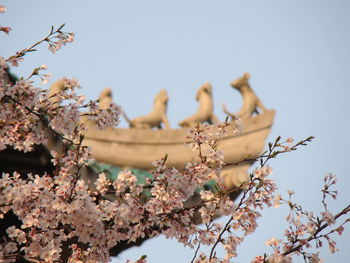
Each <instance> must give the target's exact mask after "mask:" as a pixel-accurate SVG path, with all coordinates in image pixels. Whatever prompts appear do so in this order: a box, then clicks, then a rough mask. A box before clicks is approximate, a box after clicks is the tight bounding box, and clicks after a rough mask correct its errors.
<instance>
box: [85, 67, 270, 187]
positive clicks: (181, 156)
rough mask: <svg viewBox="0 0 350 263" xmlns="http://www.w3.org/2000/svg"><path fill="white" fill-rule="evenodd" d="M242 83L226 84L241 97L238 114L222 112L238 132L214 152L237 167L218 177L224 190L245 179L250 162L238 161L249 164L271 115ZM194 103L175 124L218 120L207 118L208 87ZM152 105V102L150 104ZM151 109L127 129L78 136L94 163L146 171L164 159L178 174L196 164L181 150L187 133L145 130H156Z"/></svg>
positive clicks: (260, 145) (209, 114) (187, 151)
mask: <svg viewBox="0 0 350 263" xmlns="http://www.w3.org/2000/svg"><path fill="white" fill-rule="evenodd" d="M248 80H249V74H248V73H245V74H244V75H243V76H242V77H240V78H238V79H236V80H234V81H233V82H232V83H231V85H232V86H233V87H234V88H235V89H237V90H238V91H239V92H240V93H241V94H242V97H243V105H242V107H241V110H240V112H239V113H238V114H232V113H230V112H227V114H228V115H229V116H231V117H232V118H233V119H236V118H237V116H240V117H241V123H242V130H241V133H240V134H238V135H235V134H233V132H231V133H229V135H228V136H226V137H224V138H222V139H220V140H219V141H218V146H219V149H220V150H222V151H224V153H225V159H224V162H225V163H227V164H235V163H238V162H239V164H238V165H228V166H226V167H225V168H224V169H223V172H222V176H223V177H224V181H225V184H226V186H227V187H228V188H229V189H232V188H236V187H239V186H240V185H242V183H243V182H245V181H247V180H249V176H248V173H247V170H248V168H249V167H250V166H251V165H252V163H253V162H252V161H244V160H246V159H254V158H256V157H258V156H259V155H260V154H261V152H262V151H263V149H264V146H265V140H266V138H267V136H268V134H269V132H270V130H271V126H272V122H273V119H274V114H275V112H274V110H268V109H266V108H265V107H264V106H263V105H262V103H261V101H260V99H259V98H258V96H257V95H256V94H255V93H254V91H253V90H252V88H251V87H250V85H249V83H248ZM196 98H197V100H198V101H199V108H198V110H197V112H196V114H194V115H192V116H190V117H189V118H187V119H185V120H184V121H182V122H180V124H183V126H184V127H188V126H192V125H195V124H196V123H202V122H209V123H210V122H216V121H218V120H217V118H216V116H215V115H214V113H213V108H214V107H213V102H212V87H211V85H210V84H209V83H205V84H203V85H202V86H201V88H200V89H199V90H198V92H197V96H196ZM157 102H158V100H157V97H156V99H155V102H154V105H155V104H156V103H157ZM165 106H166V103H163V108H162V112H161V114H159V115H158V123H159V121H160V119H161V118H159V116H161V115H162V114H164V113H165V112H166V107H165ZM155 108H156V107H154V109H153V110H152V112H151V114H148V115H146V117H145V116H143V117H138V118H135V119H134V120H137V121H135V122H134V125H133V127H132V128H110V129H107V130H97V129H95V128H94V127H93V126H91V127H90V128H89V129H88V130H87V131H85V132H84V133H85V139H84V144H85V145H88V146H91V147H92V152H93V155H94V157H95V158H96V160H98V161H99V162H102V163H106V164H110V165H113V166H117V167H133V168H136V169H140V170H144V171H151V170H152V169H153V165H152V162H153V161H154V160H157V159H160V158H161V157H163V156H164V154H167V155H168V159H167V165H168V166H169V167H172V166H174V167H175V168H177V169H179V170H181V169H183V168H184V166H185V165H186V164H187V163H188V162H196V161H198V156H197V154H196V153H195V152H193V151H192V150H191V149H190V148H189V147H187V146H185V145H184V142H185V141H186V135H187V129H183V128H182V129H179V128H177V129H151V127H159V126H158V125H152V122H153V120H152V117H154V116H156V114H154V112H156V110H155ZM257 109H261V110H262V111H261V114H258V115H253V113H254V112H256V111H257ZM139 120H141V121H139ZM146 120H148V121H149V122H146ZM242 161H243V162H242Z"/></svg>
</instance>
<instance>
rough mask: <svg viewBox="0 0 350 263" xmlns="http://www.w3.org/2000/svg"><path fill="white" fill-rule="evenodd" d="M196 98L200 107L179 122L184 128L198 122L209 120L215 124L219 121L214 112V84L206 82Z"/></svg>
mask: <svg viewBox="0 0 350 263" xmlns="http://www.w3.org/2000/svg"><path fill="white" fill-rule="evenodd" d="M196 100H197V101H199V107H198V110H197V112H196V113H195V114H193V115H192V116H190V117H188V118H186V119H184V120H183V121H181V122H179V125H180V126H181V127H183V128H188V127H191V126H195V125H196V124H197V123H204V122H208V123H209V124H213V123H216V122H218V118H217V117H216V116H215V114H214V112H213V111H214V105H213V95H212V86H211V85H210V83H208V82H206V83H204V84H203V85H202V86H201V87H200V88H199V90H198V91H197V95H196Z"/></svg>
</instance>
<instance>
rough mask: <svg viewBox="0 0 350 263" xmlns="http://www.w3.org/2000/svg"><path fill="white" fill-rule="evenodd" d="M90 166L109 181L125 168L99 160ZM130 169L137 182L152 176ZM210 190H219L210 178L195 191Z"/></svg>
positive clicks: (215, 191) (142, 181)
mask: <svg viewBox="0 0 350 263" xmlns="http://www.w3.org/2000/svg"><path fill="white" fill-rule="evenodd" d="M91 168H92V169H93V170H94V171H95V172H96V173H106V175H107V178H109V179H110V180H111V181H114V180H116V179H117V178H118V174H119V173H120V172H121V171H123V170H125V169H122V168H120V167H117V166H113V165H110V164H106V163H100V162H94V163H93V164H92V165H91ZM127 170H129V171H131V172H132V173H133V174H134V175H135V176H136V177H137V183H138V184H145V183H146V180H145V179H146V178H152V174H151V173H148V172H146V171H142V170H139V169H136V168H129V169H127ZM203 189H205V190H210V191H212V192H214V193H217V192H218V191H219V188H218V186H217V184H216V181H215V180H210V181H208V182H207V183H206V184H205V185H204V187H203V188H200V189H197V191H200V190H203Z"/></svg>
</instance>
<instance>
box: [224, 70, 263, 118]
mask: <svg viewBox="0 0 350 263" xmlns="http://www.w3.org/2000/svg"><path fill="white" fill-rule="evenodd" d="M249 78H250V74H249V73H247V72H246V73H244V74H243V76H242V77H240V78H238V79H236V80H234V81H232V82H231V86H232V87H233V88H235V89H236V90H238V91H239V92H240V93H241V95H242V97H243V105H242V107H241V109H240V111H239V112H238V113H237V114H233V113H231V112H229V111H228V110H227V109H226V107H225V105H223V111H224V112H225V113H226V114H227V115H228V116H230V117H232V118H236V117H237V115H238V116H239V117H241V118H247V117H250V116H251V115H252V114H253V113H256V114H258V113H259V112H258V110H257V109H258V108H259V109H260V110H262V111H263V112H264V111H266V110H267V109H266V108H265V106H264V105H263V104H262V102H261V100H260V99H259V97H258V96H257V95H256V94H255V92H254V91H253V90H252V88H251V87H250V84H249V82H248V81H249Z"/></svg>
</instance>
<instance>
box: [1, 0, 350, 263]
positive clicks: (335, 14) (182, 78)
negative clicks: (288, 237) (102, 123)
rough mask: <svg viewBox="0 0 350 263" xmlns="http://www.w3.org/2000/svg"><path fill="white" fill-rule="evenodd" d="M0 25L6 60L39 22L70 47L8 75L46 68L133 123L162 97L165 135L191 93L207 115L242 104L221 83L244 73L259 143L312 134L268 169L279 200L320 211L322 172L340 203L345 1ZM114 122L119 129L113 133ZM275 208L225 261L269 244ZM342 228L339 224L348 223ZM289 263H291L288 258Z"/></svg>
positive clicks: (166, 243)
mask: <svg viewBox="0 0 350 263" xmlns="http://www.w3.org/2000/svg"><path fill="white" fill-rule="evenodd" d="M1 4H3V5H5V6H6V7H7V13H5V14H3V15H1V16H0V21H1V22H0V24H1V25H6V26H11V27H12V29H13V31H12V32H11V34H10V35H9V36H1V38H0V56H4V57H7V56H10V55H12V54H13V53H14V52H15V51H17V50H20V49H23V48H25V47H28V46H29V45H31V44H32V43H34V42H36V41H37V40H39V39H41V38H42V37H43V36H44V35H45V34H47V32H48V31H49V28H50V26H51V25H55V26H58V25H60V24H62V23H66V30H67V31H74V32H76V36H77V38H76V41H75V42H74V43H72V44H70V45H68V46H66V47H64V48H63V49H62V50H60V51H58V52H57V54H54V55H53V54H51V53H50V52H49V51H48V50H47V48H46V47H44V46H43V47H40V48H39V50H38V52H35V53H33V54H30V55H28V56H27V57H26V58H25V61H24V63H23V64H22V66H21V67H19V68H17V69H14V72H15V73H17V75H18V76H22V75H23V76H26V75H28V74H29V73H30V72H31V70H32V69H33V68H34V67H37V66H40V65H42V64H44V63H45V64H47V66H48V71H49V72H51V73H53V75H54V76H53V80H55V79H58V78H60V77H63V76H67V77H76V78H78V79H79V80H80V82H81V84H82V86H83V88H82V90H81V92H82V93H83V94H86V95H87V97H88V98H90V99H96V98H97V97H98V94H99V92H100V91H101V90H102V89H103V88H105V87H111V88H112V89H113V92H114V98H115V102H116V103H118V104H120V105H121V106H123V107H124V109H125V111H126V112H127V114H128V116H129V117H131V118H133V117H136V116H139V115H143V114H145V113H147V112H148V111H149V110H150V109H151V104H152V101H153V97H154V95H155V94H156V93H158V91H159V90H160V89H167V91H168V93H169V97H170V101H169V106H168V116H169V120H170V122H171V124H172V126H173V127H177V122H179V121H181V120H182V119H184V118H185V117H187V116H189V115H191V114H192V113H193V112H194V111H195V110H196V108H197V102H196V101H195V100H194V96H195V93H196V90H197V89H198V88H199V86H200V85H201V84H202V83H204V82H206V81H209V82H210V83H211V84H212V85H213V92H214V99H215V107H216V108H215V113H216V114H217V115H218V116H219V117H220V118H221V119H222V120H224V114H223V113H222V111H221V104H222V103H223V102H225V104H226V105H227V107H228V108H229V109H230V110H231V111H238V109H239V108H240V106H241V103H242V100H241V98H240V95H239V94H238V92H236V91H234V90H233V89H232V88H231V87H230V85H229V83H230V82H231V81H232V80H233V79H235V78H237V77H239V76H241V75H242V74H243V73H244V72H246V71H248V72H250V73H251V76H252V77H251V85H252V87H253V88H254V90H255V91H256V93H257V94H258V95H259V96H260V98H261V100H262V101H263V103H264V104H265V106H266V107H267V108H271V109H275V110H276V112H277V114H276V118H275V123H274V126H273V129H272V132H271V135H270V137H269V140H273V139H274V138H276V137H277V136H278V135H281V136H282V137H284V138H287V137H289V136H293V137H294V138H295V139H303V138H306V137H307V136H309V135H314V136H315V137H316V139H315V141H314V142H312V143H311V145H309V146H307V147H305V148H302V149H300V150H299V151H297V152H293V153H290V154H287V155H284V156H281V157H280V158H278V159H276V160H274V161H273V162H271V165H272V167H273V168H274V175H273V177H274V178H275V180H276V182H277V184H278V186H279V192H281V193H282V195H284V194H285V193H286V191H287V190H289V189H293V190H294V191H295V192H296V195H295V200H298V201H300V203H302V204H303V205H304V208H306V209H309V210H314V211H316V212H317V211H320V209H321V207H322V206H321V203H320V201H319V200H320V197H321V193H320V188H321V185H322V179H323V177H324V175H326V174H327V173H329V172H331V173H334V174H336V175H337V176H338V179H339V180H338V182H339V185H338V190H339V197H338V200H337V201H336V203H334V202H332V209H331V211H333V212H337V211H339V210H340V209H341V208H343V207H344V206H345V205H346V204H347V203H348V202H349V200H350V191H349V187H350V179H349V172H348V169H349V168H348V166H349V163H350V157H349V154H348V152H349V148H350V142H349V126H350V118H349V113H350V110H349V100H350V91H349V90H350V88H349V83H350V16H349V14H350V2H349V1H347V0H337V1H326V0H308V1H305V0H295V1H283V0H282V1H281V0H279V1H277V0H265V1H260V0H250V1H234V0H230V1H229V0H222V1H209V0H192V1H184V0H177V1H171V2H170V1H164V0H163V1H160V0H158V1H156V0H149V1H140V0H129V1H120V0H115V1H86V0H85V1H82V0H75V1H68V0H61V1H44V0H40V1H39V0H37V1H6V0H3V1H2V2H1ZM125 125H126V124H125V123H122V124H121V126H123V127H125ZM286 215H287V210H286V209H283V208H279V209H275V208H271V209H267V210H266V211H265V212H264V213H263V218H262V219H261V220H259V229H258V231H257V232H256V233H254V234H252V235H251V236H249V237H247V239H246V241H245V242H244V244H243V245H241V246H240V247H239V248H238V251H237V252H238V258H237V259H234V260H233V261H232V262H250V260H251V259H252V258H253V257H254V256H256V255H261V254H263V253H265V252H266V253H272V250H271V249H270V248H269V247H266V246H265V245H264V242H265V240H267V239H270V238H271V237H273V236H276V237H277V238H281V237H282V236H283V233H284V228H285V226H286V225H285V223H284V218H285V216H286ZM348 228H349V229H350V226H349V227H348ZM349 233H350V230H346V231H345V232H344V234H343V236H342V237H341V238H340V239H339V238H338V237H336V238H335V240H336V241H339V244H338V247H339V249H340V252H339V253H337V254H335V255H330V254H329V253H328V251H327V248H325V249H323V250H322V253H321V256H322V257H323V258H324V260H325V262H348V258H350V245H349V244H350V234H349ZM193 253H194V251H192V250H189V249H184V248H183V247H182V246H181V245H178V244H177V243H176V241H170V240H165V239H164V238H162V237H161V238H157V239H154V240H151V241H147V242H146V243H145V244H144V245H143V246H141V247H140V248H135V249H130V250H128V251H126V252H125V253H123V254H121V255H120V257H119V258H118V259H117V261H118V262H125V260H126V259H128V258H129V259H131V260H136V259H137V258H139V256H141V255H143V254H147V255H148V258H149V262H156V263H160V262H174V263H175V262H190V261H191V259H192V256H193ZM295 262H303V260H302V258H296V260H295Z"/></svg>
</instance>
